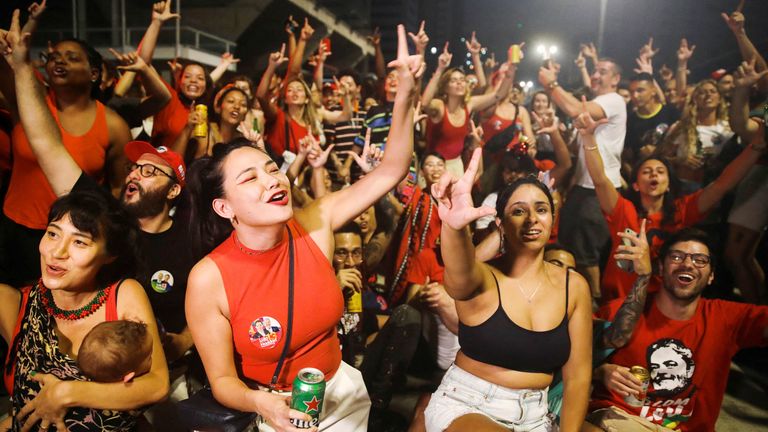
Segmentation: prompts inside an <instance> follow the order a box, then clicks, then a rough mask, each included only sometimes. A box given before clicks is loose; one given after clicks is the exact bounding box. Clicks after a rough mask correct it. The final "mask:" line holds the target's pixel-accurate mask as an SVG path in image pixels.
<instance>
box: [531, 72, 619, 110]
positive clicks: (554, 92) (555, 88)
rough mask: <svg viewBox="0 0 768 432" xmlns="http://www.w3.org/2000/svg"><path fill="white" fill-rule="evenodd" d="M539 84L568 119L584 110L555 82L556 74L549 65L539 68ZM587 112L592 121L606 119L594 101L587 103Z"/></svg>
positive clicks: (572, 96) (579, 102)
mask: <svg viewBox="0 0 768 432" xmlns="http://www.w3.org/2000/svg"><path fill="white" fill-rule="evenodd" d="M539 83H540V84H541V85H542V87H544V89H546V91H547V93H548V94H549V97H550V99H552V102H554V103H555V105H557V106H558V107H559V108H560V109H561V110H563V112H565V114H566V115H567V116H568V117H571V118H573V117H576V116H578V115H579V114H581V113H582V111H583V110H584V105H583V104H582V102H581V101H579V100H578V99H576V97H575V96H574V95H572V94H571V93H569V92H567V91H565V90H564V89H563V88H562V87H560V84H559V83H558V82H557V73H556V72H555V68H554V67H552V66H551V65H548V66H547V67H544V66H542V67H540V68H539ZM586 106H587V112H589V115H591V116H592V118H593V119H594V120H600V119H604V118H606V114H605V111H603V107H601V106H600V105H599V104H597V103H596V102H594V101H590V102H587V105H586Z"/></svg>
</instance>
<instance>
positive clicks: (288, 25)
mask: <svg viewBox="0 0 768 432" xmlns="http://www.w3.org/2000/svg"><path fill="white" fill-rule="evenodd" d="M298 28H299V23H297V22H296V20H294V19H293V15H288V19H287V20H285V33H286V35H287V37H288V57H291V56H293V53H294V52H295V51H296V33H295V31H296V30H297V29H298Z"/></svg>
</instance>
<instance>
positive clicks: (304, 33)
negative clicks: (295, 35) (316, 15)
mask: <svg viewBox="0 0 768 432" xmlns="http://www.w3.org/2000/svg"><path fill="white" fill-rule="evenodd" d="M313 34H315V29H313V28H312V26H311V25H309V18H304V27H302V28H301V36H300V38H301V40H303V41H308V40H309V39H310V38H311V37H312V35H313Z"/></svg>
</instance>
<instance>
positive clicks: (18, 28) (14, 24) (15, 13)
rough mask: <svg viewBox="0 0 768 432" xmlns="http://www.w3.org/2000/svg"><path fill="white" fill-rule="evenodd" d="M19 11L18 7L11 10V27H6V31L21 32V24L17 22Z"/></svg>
mask: <svg viewBox="0 0 768 432" xmlns="http://www.w3.org/2000/svg"><path fill="white" fill-rule="evenodd" d="M20 13H21V12H20V11H19V10H18V9H15V10H14V11H13V17H12V18H11V27H10V28H8V33H11V34H19V33H21V25H20V24H19V14H20Z"/></svg>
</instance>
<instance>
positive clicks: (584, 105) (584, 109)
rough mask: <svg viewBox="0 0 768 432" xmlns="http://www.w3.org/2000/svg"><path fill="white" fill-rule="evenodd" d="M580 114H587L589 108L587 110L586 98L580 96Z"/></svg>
mask: <svg viewBox="0 0 768 432" xmlns="http://www.w3.org/2000/svg"><path fill="white" fill-rule="evenodd" d="M581 112H589V108H587V97H586V96H584V95H582V96H581Z"/></svg>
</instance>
